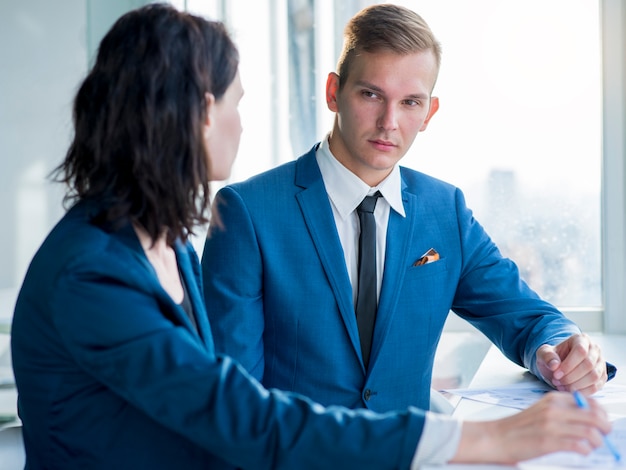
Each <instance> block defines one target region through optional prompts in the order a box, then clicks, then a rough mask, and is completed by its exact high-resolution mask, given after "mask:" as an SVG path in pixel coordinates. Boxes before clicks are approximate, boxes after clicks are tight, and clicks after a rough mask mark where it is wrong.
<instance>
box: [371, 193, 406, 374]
mask: <svg viewBox="0 0 626 470" xmlns="http://www.w3.org/2000/svg"><path fill="white" fill-rule="evenodd" d="M402 201H403V203H404V211H405V214H406V217H402V216H401V215H400V214H398V213H397V212H395V211H394V210H391V211H390V213H389V222H388V225H387V246H386V248H385V272H384V275H383V282H382V286H381V289H380V296H379V300H378V311H377V314H376V328H375V329H374V339H373V341H372V352H371V359H370V367H371V366H372V364H373V363H374V362H375V361H376V358H377V356H378V352H379V350H380V347H381V345H382V344H383V341H385V337H386V336H387V333H388V332H389V327H390V325H391V322H392V320H393V316H394V313H395V311H396V304H397V302H398V297H399V295H400V290H401V289H400V287H401V286H402V285H403V283H404V275H405V273H406V272H407V258H408V250H409V246H410V243H411V240H413V238H414V230H415V226H416V225H417V222H416V221H417V219H418V215H417V205H418V204H417V196H416V195H415V194H412V193H409V192H408V191H406V190H405V188H404V184H403V190H402Z"/></svg>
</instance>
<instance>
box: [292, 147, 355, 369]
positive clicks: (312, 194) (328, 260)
mask: <svg viewBox="0 0 626 470" xmlns="http://www.w3.org/2000/svg"><path fill="white" fill-rule="evenodd" d="M316 148H317V147H314V148H313V149H312V150H311V151H310V152H309V153H308V154H306V155H304V156H303V157H301V158H299V159H298V160H297V162H296V181H295V183H296V185H297V186H299V187H301V188H303V190H302V191H301V192H299V193H297V194H296V200H297V201H298V204H299V205H300V210H301V211H302V216H303V218H304V221H305V223H306V226H307V228H308V231H309V234H310V235H311V239H312V240H313V243H314V245H315V248H316V250H317V253H318V255H319V258H320V261H321V263H322V266H323V268H324V271H325V272H326V276H327V277H328V280H329V282H330V285H331V288H332V290H333V293H334V295H335V299H336V301H337V305H338V306H339V312H340V313H341V316H342V318H343V321H344V324H345V326H346V330H347V331H348V335H349V336H350V341H351V342H352V346H353V347H354V349H355V352H356V354H357V356H358V357H359V358H360V357H361V353H360V351H361V345H360V342H359V332H358V329H357V324H356V317H355V313H354V307H353V302H352V285H351V284H350V278H349V276H348V270H347V269H346V265H345V262H344V261H343V260H344V254H343V249H342V248H341V242H340V241H339V235H338V234H337V227H336V225H335V219H334V218H333V212H332V208H331V206H330V201H329V199H328V194H327V193H326V188H325V186H324V181H323V180H322V174H321V173H320V170H319V167H318V165H317V161H316V160H315V150H316ZM361 364H362V362H361Z"/></svg>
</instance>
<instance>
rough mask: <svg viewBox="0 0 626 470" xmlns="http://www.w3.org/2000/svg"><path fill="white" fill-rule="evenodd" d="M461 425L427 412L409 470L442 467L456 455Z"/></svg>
mask: <svg viewBox="0 0 626 470" xmlns="http://www.w3.org/2000/svg"><path fill="white" fill-rule="evenodd" d="M461 428H462V423H461V421H460V420H458V419H456V418H452V417H451V416H446V415H440V414H437V413H432V412H430V411H429V412H427V413H426V420H425V422H424V429H423V431H422V436H421V438H420V440H419V443H418V444H417V449H416V450H415V455H414V456H413V460H412V461H411V470H419V468H420V467H421V466H422V465H425V464H432V465H442V464H444V463H446V462H447V461H449V460H450V459H451V458H452V457H454V454H456V451H457V448H458V446H459V442H460V440H461Z"/></svg>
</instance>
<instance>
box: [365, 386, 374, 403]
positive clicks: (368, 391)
mask: <svg viewBox="0 0 626 470" xmlns="http://www.w3.org/2000/svg"><path fill="white" fill-rule="evenodd" d="M363 398H365V401H369V399H370V398H372V391H371V390H370V389H369V388H368V389H367V390H365V394H364V395H363Z"/></svg>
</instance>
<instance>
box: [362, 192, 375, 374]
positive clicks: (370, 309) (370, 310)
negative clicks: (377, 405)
mask: <svg viewBox="0 0 626 470" xmlns="http://www.w3.org/2000/svg"><path fill="white" fill-rule="evenodd" d="M380 196H381V194H380V193H379V192H376V194H374V195H373V196H366V197H365V199H363V201H362V202H361V204H359V206H358V207H357V208H356V210H357V212H358V214H359V221H360V222H361V233H360V235H359V260H358V266H357V268H358V270H359V284H358V294H357V300H356V322H357V325H358V327H359V338H360V340H361V354H362V355H363V363H364V364H365V369H366V370H367V366H368V364H369V359H370V350H371V349H372V335H373V333H374V323H375V321H376V310H377V309H378V305H377V304H378V302H377V282H376V220H375V219H374V208H375V207H376V200H377V199H378V198H379V197H380Z"/></svg>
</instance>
